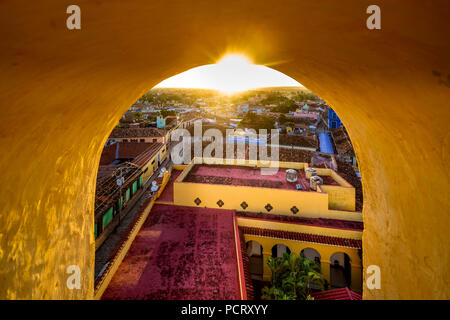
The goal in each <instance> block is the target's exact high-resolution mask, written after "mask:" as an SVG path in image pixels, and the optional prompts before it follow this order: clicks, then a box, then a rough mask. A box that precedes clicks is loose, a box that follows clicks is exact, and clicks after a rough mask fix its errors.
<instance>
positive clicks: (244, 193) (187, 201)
mask: <svg viewBox="0 0 450 320" xmlns="http://www.w3.org/2000/svg"><path fill="white" fill-rule="evenodd" d="M216 160H218V159H216ZM219 160H220V161H221V163H223V165H231V164H233V165H234V164H237V163H239V161H237V160H231V161H226V160H225V159H219ZM222 160H224V161H222ZM196 161H197V162H198V163H205V162H206V163H207V162H210V161H212V159H208V158H206V159H205V158H203V159H202V158H195V159H193V160H192V162H191V163H190V164H189V165H188V166H187V167H186V168H185V170H184V171H183V173H182V174H181V175H180V177H179V178H178V179H177V182H175V183H174V201H175V202H174V203H175V204H177V205H183V206H196V204H195V202H194V200H195V199H196V198H197V197H198V198H199V199H200V200H201V201H202V203H201V204H200V207H208V208H220V207H219V206H218V205H217V202H218V201H219V200H222V201H223V202H224V205H223V207H221V208H222V209H233V210H238V211H250V212H265V213H271V214H282V215H290V216H292V215H294V214H293V213H292V211H291V208H292V207H293V206H296V207H297V208H298V209H299V210H300V211H299V212H298V213H297V214H296V216H302V217H310V218H319V217H321V218H335V219H336V218H340V219H348V220H356V221H361V219H362V216H361V213H359V212H350V210H353V211H354V209H355V189H354V188H349V187H342V186H321V189H318V192H315V191H298V190H283V189H271V188H257V187H248V186H228V185H214V184H200V183H189V182H182V180H183V179H184V178H185V177H186V176H187V174H188V173H189V171H190V170H191V169H192V167H193V165H194V164H195V162H196ZM258 164H259V163H258ZM243 165H246V166H253V165H252V164H250V163H249V161H246V162H245V163H244V164H243ZM277 166H280V167H283V168H286V167H287V168H295V169H300V170H302V169H303V168H305V166H306V167H307V164H304V163H284V162H280V163H277ZM330 171H332V170H329V169H326V170H324V171H323V175H330ZM341 180H343V179H342V178H341ZM344 182H345V180H344ZM345 183H346V182H345ZM322 190H323V191H322ZM244 201H245V202H246V203H247V205H248V207H247V208H246V209H245V210H244V209H243V208H242V207H241V203H242V202H244ZM267 204H270V205H271V206H272V207H273V209H272V210H271V211H270V212H268V211H267V210H266V209H265V206H266V205H267ZM329 208H330V209H333V210H336V209H340V210H346V211H348V212H342V213H339V214H336V213H335V212H332V213H330V211H329Z"/></svg>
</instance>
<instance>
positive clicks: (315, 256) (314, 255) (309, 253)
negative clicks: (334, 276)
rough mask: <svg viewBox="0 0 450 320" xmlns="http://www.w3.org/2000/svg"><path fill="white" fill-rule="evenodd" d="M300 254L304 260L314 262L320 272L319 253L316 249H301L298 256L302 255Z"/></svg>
mask: <svg viewBox="0 0 450 320" xmlns="http://www.w3.org/2000/svg"><path fill="white" fill-rule="evenodd" d="M302 254H303V256H304V257H305V258H308V259H311V260H314V261H315V262H316V263H317V265H318V267H319V271H320V269H321V265H320V253H319V252H318V251H317V250H316V249H313V248H305V249H303V250H302V251H301V252H300V255H302Z"/></svg>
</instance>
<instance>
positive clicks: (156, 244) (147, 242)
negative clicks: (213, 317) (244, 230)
mask: <svg viewBox="0 0 450 320" xmlns="http://www.w3.org/2000/svg"><path fill="white" fill-rule="evenodd" d="M235 248H236V246H235V239H234V231H233V211H230V210H221V209H207V208H195V207H182V206H172V205H166V204H155V205H154V206H153V208H152V211H151V212H150V215H149V217H148V218H147V220H146V221H145V223H144V225H143V226H142V228H141V230H140V231H139V233H138V235H137V236H136V239H135V240H134V242H133V244H132V245H131V247H130V250H129V251H128V253H127V255H126V256H125V258H124V260H123V261H122V263H121V265H120V266H119V269H118V270H117V272H116V273H115V275H114V277H113V278H112V280H111V283H110V284H109V286H108V288H107V289H106V291H105V293H104V294H103V296H102V299H105V300H113V299H139V300H142V299H150V300H166V299H167V300H187V299H192V300H197V299H198V300H206V299H208V300H210V299H212V300H222V299H231V300H235V299H240V289H239V278H238V274H237V260H236V258H237V255H236V249H235Z"/></svg>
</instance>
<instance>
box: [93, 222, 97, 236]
mask: <svg viewBox="0 0 450 320" xmlns="http://www.w3.org/2000/svg"><path fill="white" fill-rule="evenodd" d="M94 237H95V239H97V224H95V225H94Z"/></svg>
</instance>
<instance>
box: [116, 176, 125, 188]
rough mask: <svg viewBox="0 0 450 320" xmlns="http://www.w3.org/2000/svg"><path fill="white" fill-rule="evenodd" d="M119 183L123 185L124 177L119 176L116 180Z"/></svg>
mask: <svg viewBox="0 0 450 320" xmlns="http://www.w3.org/2000/svg"><path fill="white" fill-rule="evenodd" d="M116 183H117V185H118V186H119V187H120V186H121V185H123V178H118V179H117V180H116Z"/></svg>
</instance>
